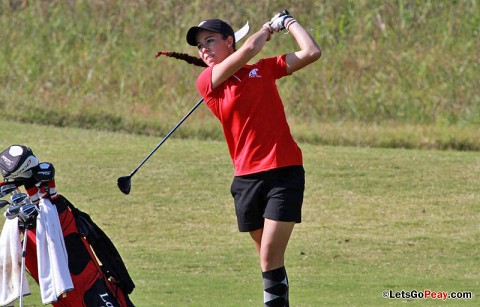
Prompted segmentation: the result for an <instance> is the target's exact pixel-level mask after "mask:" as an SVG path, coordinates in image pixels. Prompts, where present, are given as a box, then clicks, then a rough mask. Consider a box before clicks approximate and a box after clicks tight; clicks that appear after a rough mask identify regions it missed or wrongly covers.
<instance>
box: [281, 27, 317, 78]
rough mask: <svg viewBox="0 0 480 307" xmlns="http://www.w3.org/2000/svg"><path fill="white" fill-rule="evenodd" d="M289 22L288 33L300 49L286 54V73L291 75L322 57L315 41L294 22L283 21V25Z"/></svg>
mask: <svg viewBox="0 0 480 307" xmlns="http://www.w3.org/2000/svg"><path fill="white" fill-rule="evenodd" d="M292 19H293V18H292ZM289 22H292V23H291V24H290V25H289V27H288V31H289V32H290V34H291V35H292V36H293V38H295V40H296V41H297V44H298V46H299V47H300V50H298V51H295V52H293V53H289V54H287V57H286V62H287V73H289V74H291V73H293V72H295V71H297V70H299V69H301V68H303V67H305V66H307V65H308V64H311V63H313V62H315V61H316V60H318V59H319V58H320V57H321V56H322V51H321V49H320V47H319V46H318V44H317V42H316V41H315V39H314V38H313V37H312V35H310V33H308V32H307V30H305V28H303V27H302V26H301V25H300V24H299V23H298V22H296V21H295V20H293V21H290V20H288V19H287V20H285V24H288V23H289Z"/></svg>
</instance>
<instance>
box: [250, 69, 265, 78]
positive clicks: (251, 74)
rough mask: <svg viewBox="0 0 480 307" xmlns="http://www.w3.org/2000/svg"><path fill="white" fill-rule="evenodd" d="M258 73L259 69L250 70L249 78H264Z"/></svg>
mask: <svg viewBox="0 0 480 307" xmlns="http://www.w3.org/2000/svg"><path fill="white" fill-rule="evenodd" d="M257 72H258V68H254V69H252V70H250V72H249V73H248V77H249V78H261V77H262V76H260V75H259V74H258V73H257Z"/></svg>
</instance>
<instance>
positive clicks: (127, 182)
mask: <svg viewBox="0 0 480 307" xmlns="http://www.w3.org/2000/svg"><path fill="white" fill-rule="evenodd" d="M248 31H250V25H249V24H248V21H247V23H246V24H245V25H244V26H243V27H242V28H241V29H239V30H238V31H236V32H235V33H234V34H235V41H236V42H238V41H239V40H241V39H242V38H244V37H245V35H247V34H248ZM156 57H157V56H156ZM202 102H203V98H202V99H200V100H199V101H198V102H197V103H196V104H195V105H194V106H193V108H192V109H191V110H190V111H189V112H188V113H187V115H185V116H184V117H183V118H182V119H181V120H180V121H179V122H178V124H176V125H175V127H173V129H172V130H171V131H170V132H169V133H168V134H167V135H166V136H165V137H164V138H163V140H162V141H161V142H160V143H159V144H158V145H157V146H156V147H155V148H154V149H153V150H152V151H151V152H150V153H149V154H148V156H146V157H145V159H143V161H142V162H141V163H140V164H139V165H138V166H137V167H136V168H135V169H134V170H133V171H132V172H131V173H130V175H128V176H121V177H119V178H118V179H117V186H118V188H119V189H120V191H121V192H122V193H123V194H129V193H130V189H131V188H132V177H133V175H135V173H136V172H137V171H138V169H139V168H140V167H142V165H143V164H144V163H145V162H147V160H148V159H149V158H150V157H151V156H152V155H153V154H154V153H155V151H157V149H158V148H159V147H160V146H162V144H163V143H164V142H165V141H166V140H167V139H168V138H169V137H170V135H172V134H173V132H175V130H177V128H178V127H179V126H180V125H181V124H182V123H183V122H184V121H185V120H186V119H187V117H189V116H190V114H192V113H193V111H195V109H196V108H197V107H198V106H199V105H200V104H201V103H202Z"/></svg>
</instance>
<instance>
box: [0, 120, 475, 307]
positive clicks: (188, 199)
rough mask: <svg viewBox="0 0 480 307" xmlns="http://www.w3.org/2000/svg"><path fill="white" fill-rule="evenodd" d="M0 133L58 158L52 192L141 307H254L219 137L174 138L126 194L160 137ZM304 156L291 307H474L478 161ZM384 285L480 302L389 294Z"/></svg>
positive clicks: (454, 155) (395, 153)
mask: <svg viewBox="0 0 480 307" xmlns="http://www.w3.org/2000/svg"><path fill="white" fill-rule="evenodd" d="M3 127H4V128H2V133H1V134H0V148H2V150H3V149H4V148H6V147H7V146H9V145H11V144H15V143H20V144H26V145H29V146H31V147H32V149H33V150H34V153H35V154H36V155H37V156H38V157H39V158H40V160H41V161H49V162H52V163H53V164H54V165H55V167H56V171H57V172H56V174H57V175H56V182H57V187H58V190H59V191H60V193H62V194H63V195H65V196H66V197H67V198H68V199H69V200H70V201H72V202H73V203H74V204H75V205H76V206H77V207H79V208H80V209H81V210H84V211H86V212H87V213H89V214H90V215H91V216H92V218H93V220H94V221H95V222H96V223H97V224H98V225H99V226H100V227H102V229H103V230H104V231H105V232H106V233H107V234H108V235H109V236H110V238H111V239H112V240H113V242H114V243H115V245H116V246H117V248H118V249H119V251H120V253H121V255H122V257H123V259H124V260H125V262H126V265H127V267H128V269H129V271H130V273H131V275H132V277H133V279H134V281H135V283H136V286H137V287H136V289H135V290H134V292H133V294H132V296H131V298H132V300H133V302H134V303H135V304H136V305H137V306H260V305H262V284H261V283H262V281H261V276H260V269H259V264H258V260H257V257H256V255H255V252H254V247H253V245H252V243H251V242H250V239H249V237H248V235H245V234H240V233H238V232H237V229H236V221H235V217H234V210H233V205H232V200H231V197H230V195H229V187H230V183H231V179H232V167H231V163H230V160H229V158H228V153H227V149H226V145H225V144H224V143H223V142H217V141H213V140H211V141H204V140H192V139H190V140H184V139H176V138H172V139H169V140H168V141H167V142H166V143H165V144H164V145H163V146H162V148H161V149H159V151H158V152H157V153H156V154H155V155H154V156H152V158H151V160H149V161H148V162H147V164H145V165H144V166H143V167H142V168H141V169H140V171H139V172H138V173H137V174H136V175H135V176H134V177H133V180H132V184H133V186H132V192H131V194H130V195H128V196H125V195H123V194H121V193H120V192H119V191H118V189H117V187H116V179H117V178H118V177H119V176H122V175H127V174H128V173H129V172H130V171H131V170H132V169H133V168H134V167H135V166H136V165H137V164H138V163H139V162H140V161H141V160H142V159H143V158H144V157H145V155H146V154H148V152H150V150H152V149H153V147H154V146H155V145H156V144H157V143H158V142H159V139H158V138H156V137H147V136H137V135H131V134H123V133H112V132H98V131H91V130H83V129H76V128H58V127H57V128H55V127H48V126H39V125H30V124H20V123H15V122H4V124H3ZM182 129H183V128H181V129H180V130H182ZM301 147H302V149H303V152H304V157H305V168H306V176H307V188H306V198H305V203H304V213H303V223H301V224H299V225H298V226H297V227H296V228H295V231H294V234H293V236H292V239H291V243H290V245H289V248H288V250H287V269H288V272H289V279H290V283H291V297H292V302H291V306H298V307H301V306H385V305H402V304H404V303H406V302H408V303H410V304H414V305H420V304H421V305H422V306H424V305H426V306H438V305H442V306H443V305H448V306H476V305H478V297H479V296H480V292H479V291H478V289H480V287H479V286H480V284H479V280H480V275H479V271H478V269H477V267H478V262H479V260H480V258H479V256H478V255H479V246H478V241H479V240H480V233H479V231H478V220H479V218H480V209H479V207H478V203H479V201H480V193H479V192H478V186H479V185H480V179H479V178H480V155H479V154H478V152H459V151H437V150H406V149H382V148H365V147H364V148H360V147H333V146H316V145H311V144H304V143H301ZM0 223H2V222H1V221H0ZM30 286H31V288H32V290H33V292H34V293H33V294H32V295H31V296H30V297H28V298H27V299H26V301H27V305H28V306H41V305H42V304H41V302H40V299H39V297H38V287H37V286H36V285H35V284H34V283H33V282H32V281H31V280H30ZM389 289H391V290H393V291H401V290H405V291H409V290H412V289H415V290H418V291H422V290H424V289H431V290H433V291H449V292H451V291H471V292H473V294H474V295H475V297H474V298H473V299H470V300H449V301H447V302H439V301H437V300H387V299H383V298H382V297H381V294H382V291H384V290H389Z"/></svg>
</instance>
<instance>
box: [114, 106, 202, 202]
mask: <svg viewBox="0 0 480 307" xmlns="http://www.w3.org/2000/svg"><path fill="white" fill-rule="evenodd" d="M202 102H203V98H202V99H200V100H199V101H198V102H197V103H196V104H195V105H194V106H193V108H192V109H190V111H188V113H187V114H186V115H185V116H184V117H183V118H182V119H181V120H180V121H179V122H178V124H176V125H175V127H173V129H172V130H170V132H169V133H168V134H167V135H166V136H165V137H164V138H163V140H162V141H160V143H158V145H157V146H156V147H155V148H154V149H153V150H152V151H151V152H150V153H149V154H148V156H146V157H145V159H143V161H142V162H141V163H140V164H139V165H138V166H137V167H136V168H135V169H134V170H133V171H132V172H131V173H130V175H128V176H122V177H119V178H118V179H117V186H118V188H119V189H120V191H122V193H123V194H128V193H130V189H131V187H132V176H133V175H135V173H136V172H137V171H138V169H139V168H140V167H142V165H143V164H145V162H147V160H148V159H149V158H150V157H151V156H152V155H153V154H154V153H155V151H157V149H158V148H159V147H160V146H162V144H163V143H164V142H165V141H166V140H167V139H168V138H169V137H170V135H172V134H173V133H174V132H175V130H177V128H178V127H179V126H180V125H181V124H182V123H183V122H184V121H185V120H186V119H187V118H188V117H189V116H190V114H192V113H193V111H195V109H196V108H198V106H199V105H200V104H201V103H202Z"/></svg>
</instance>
